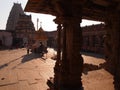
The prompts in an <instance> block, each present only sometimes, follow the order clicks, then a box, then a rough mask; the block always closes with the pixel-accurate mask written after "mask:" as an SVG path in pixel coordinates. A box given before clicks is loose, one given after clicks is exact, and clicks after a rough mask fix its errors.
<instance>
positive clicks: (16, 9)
mask: <svg viewBox="0 0 120 90" xmlns="http://www.w3.org/2000/svg"><path fill="white" fill-rule="evenodd" d="M20 14H24V11H23V9H22V7H21V4H18V3H14V5H13V7H12V9H11V11H10V14H9V17H8V20H7V24H6V30H10V31H13V30H15V26H16V23H17V21H18V18H19V15H20Z"/></svg>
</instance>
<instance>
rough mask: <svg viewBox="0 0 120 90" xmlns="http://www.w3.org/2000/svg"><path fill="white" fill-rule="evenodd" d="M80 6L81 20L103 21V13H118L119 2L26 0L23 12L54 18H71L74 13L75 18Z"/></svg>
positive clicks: (116, 0) (98, 0)
mask: <svg viewBox="0 0 120 90" xmlns="http://www.w3.org/2000/svg"><path fill="white" fill-rule="evenodd" d="M81 6H82V7H83V12H82V13H83V15H82V18H83V19H89V20H97V21H104V18H103V16H104V15H105V12H107V11H109V10H110V11H113V12H114V11H120V0H28V3H27V5H26V7H25V11H27V12H35V13H43V14H51V15H54V16H71V12H72V13H73V12H75V14H74V15H73V16H77V14H78V15H79V13H81V12H79V10H78V9H79V8H80V7H81ZM111 14H113V13H111Z"/></svg>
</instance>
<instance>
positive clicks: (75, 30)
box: [58, 17, 83, 90]
mask: <svg viewBox="0 0 120 90" xmlns="http://www.w3.org/2000/svg"><path fill="white" fill-rule="evenodd" d="M61 19H62V23H63V47H62V60H61V63H60V78H59V80H60V81H59V89H58V90H82V82H81V75H82V70H83V58H82V56H81V54H80V50H81V46H82V31H81V27H80V23H81V18H80V17H79V18H76V17H64V18H61Z"/></svg>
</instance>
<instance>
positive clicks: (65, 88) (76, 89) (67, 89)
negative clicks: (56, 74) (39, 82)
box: [47, 78, 84, 90]
mask: <svg viewBox="0 0 120 90" xmlns="http://www.w3.org/2000/svg"><path fill="white" fill-rule="evenodd" d="M73 83H74V82H73ZM47 85H48V86H49V89H48V90H55V86H56V85H55V83H54V78H50V79H48V80H47ZM56 88H57V89H56V90H84V88H83V87H71V85H70V86H68V85H67V86H65V85H64V86H60V87H56Z"/></svg>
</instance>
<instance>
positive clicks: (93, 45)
mask: <svg viewBox="0 0 120 90" xmlns="http://www.w3.org/2000/svg"><path fill="white" fill-rule="evenodd" d="M104 27H105V25H104V24H97V25H91V26H86V27H82V35H83V45H82V48H81V49H82V50H83V51H87V52H94V53H99V54H104V36H105V34H106V33H105V29H104Z"/></svg>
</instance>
